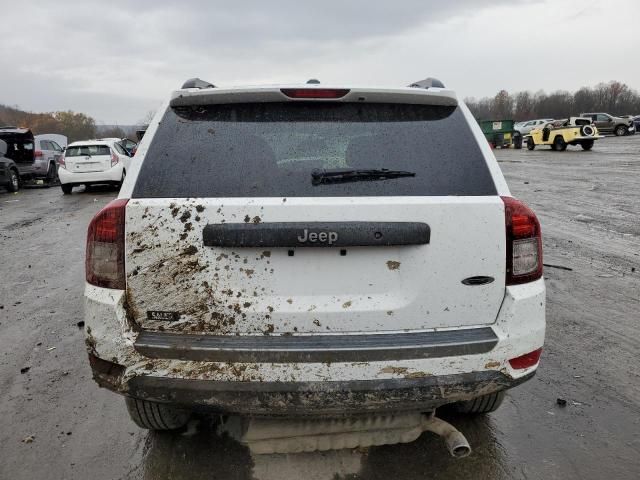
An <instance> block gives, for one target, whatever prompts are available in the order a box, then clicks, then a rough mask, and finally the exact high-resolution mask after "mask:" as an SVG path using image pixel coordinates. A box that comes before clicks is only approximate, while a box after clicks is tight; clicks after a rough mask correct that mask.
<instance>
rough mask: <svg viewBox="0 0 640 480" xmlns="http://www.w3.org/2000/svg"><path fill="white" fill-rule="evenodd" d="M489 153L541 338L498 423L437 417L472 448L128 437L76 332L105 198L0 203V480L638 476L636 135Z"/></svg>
mask: <svg viewBox="0 0 640 480" xmlns="http://www.w3.org/2000/svg"><path fill="white" fill-rule="evenodd" d="M496 156H497V158H498V160H499V161H500V162H501V163H500V165H501V167H502V169H503V172H504V173H505V175H506V177H507V181H508V183H509V186H510V188H511V191H512V193H513V195H514V196H516V197H519V198H521V199H522V200H524V201H525V202H526V203H527V204H528V205H529V206H531V207H532V208H533V209H534V210H535V211H536V213H537V214H538V216H539V218H540V220H541V223H542V229H543V236H544V247H545V263H546V264H548V265H552V266H549V267H546V269H545V277H546V280H547V289H548V294H547V301H548V304H547V339H546V344H545V350H544V353H543V357H542V364H541V367H540V369H539V371H538V374H537V376H536V377H535V378H534V379H533V380H532V381H531V382H528V383H526V384H524V385H523V386H521V387H519V388H517V389H515V390H512V391H510V393H509V394H508V396H507V400H506V401H505V404H504V405H503V406H502V407H501V409H500V410H498V412H496V413H494V414H492V415H490V416H488V417H487V418H484V419H473V420H469V419H464V418H462V417H455V416H449V417H447V419H449V420H450V421H451V422H452V423H453V424H454V425H455V426H456V427H458V428H459V429H460V430H461V431H463V432H464V433H465V434H466V435H467V438H468V439H469V441H470V443H471V445H472V447H473V449H474V452H473V454H472V455H471V457H469V458H467V459H463V460H454V459H452V458H450V457H449V456H448V454H447V453H446V451H445V448H444V446H443V445H442V442H441V441H439V440H438V439H437V437H435V436H432V435H430V434H424V435H423V436H422V437H421V438H420V439H419V440H418V441H417V442H414V443H413V444H408V445H395V446H385V447H375V448H370V449H367V450H362V451H356V452H351V451H338V452H329V453H316V454H301V455H273V456H261V457H253V458H252V457H251V456H250V455H249V453H248V452H247V451H246V450H245V449H244V448H243V447H241V446H239V445H238V444H235V443H233V442H232V441H230V440H226V439H225V440H220V439H218V438H216V437H215V435H214V434H213V433H212V428H211V426H210V424H209V422H208V421H207V419H202V420H201V421H200V423H198V424H194V425H193V426H192V428H191V429H190V430H189V431H188V432H186V433H184V434H171V433H165V434H153V433H151V434H150V433H147V432H146V431H141V430H139V429H138V428H137V427H135V425H134V424H133V423H131V422H130V421H129V419H128V416H127V415H126V413H125V406H124V402H123V401H122V399H121V398H119V397H117V396H115V395H113V394H111V393H110V392H107V391H105V390H100V389H99V388H98V387H97V386H96V384H95V383H94V382H93V381H91V373H90V369H89V365H88V363H87V360H86V354H85V351H84V343H83V335H82V331H81V329H80V328H79V327H78V326H77V323H78V322H79V321H80V320H81V319H82V289H83V269H84V263H83V262H84V258H83V255H84V240H85V233H86V227H87V224H88V222H89V220H90V218H91V217H92V216H93V214H94V213H95V212H96V211H97V210H98V209H99V208H101V207H102V206H103V205H105V204H106V203H107V202H108V201H109V200H111V199H112V198H114V196H115V193H114V192H113V191H112V190H109V189H98V188H95V189H93V190H91V191H82V192H78V193H74V194H73V195H71V196H64V197H63V196H62V192H61V191H60V189H59V188H51V189H25V190H22V191H21V192H19V193H18V194H15V195H14V194H9V193H6V192H5V191H4V190H0V238H1V239H2V244H1V245H2V250H1V251H2V254H1V255H0V262H1V263H0V265H2V267H0V268H1V272H2V289H1V290H0V351H1V352H2V354H1V356H0V479H4V478H12V479H22V478H25V479H26V478H93V479H112V478H132V479H138V478H141V479H162V478H172V479H182V478H185V479H187V478H188V479H199V478H224V479H243V478H256V479H275V478H277V479H288V478H298V473H299V472H305V477H307V478H309V479H315V478H318V479H324V478H326V479H331V478H345V477H348V478H396V477H397V478H404V479H414V478H415V479H423V478H431V477H434V476H437V478H461V477H465V476H469V477H475V478H504V479H508V478H550V479H553V478H558V479H560V478H562V479H567V478H585V479H591V478H593V479H597V478H605V477H606V478H615V479H626V478H629V479H632V478H637V477H638V472H639V471H640V458H639V457H638V454H637V452H638V451H640V370H639V369H638V352H639V350H640V348H639V345H640V328H639V321H638V320H639V314H638V311H639V310H640V308H639V307H640V221H639V218H640V135H635V136H632V137H624V138H613V137H612V138H606V139H604V140H601V141H599V142H597V143H596V145H595V146H594V149H593V151H591V152H583V151H582V150H581V149H579V148H578V149H576V148H571V147H570V148H569V149H568V150H567V151H566V152H552V151H551V150H548V149H544V148H538V149H536V150H535V151H533V152H529V151H526V150H498V151H497V152H496ZM21 371H22V372H24V373H21ZM558 400H560V403H563V402H562V400H564V401H566V405H565V406H560V405H559V404H558ZM26 465H28V467H26V468H25V466H26Z"/></svg>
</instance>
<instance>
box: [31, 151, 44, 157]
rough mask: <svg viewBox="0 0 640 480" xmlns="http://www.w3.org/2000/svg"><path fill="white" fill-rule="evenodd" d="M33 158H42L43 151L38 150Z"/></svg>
mask: <svg viewBox="0 0 640 480" xmlns="http://www.w3.org/2000/svg"><path fill="white" fill-rule="evenodd" d="M33 156H34V157H36V158H39V157H42V150H36V151H35V152H33Z"/></svg>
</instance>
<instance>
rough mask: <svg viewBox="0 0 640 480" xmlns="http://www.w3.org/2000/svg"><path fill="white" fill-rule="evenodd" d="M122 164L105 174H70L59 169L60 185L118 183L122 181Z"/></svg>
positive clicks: (65, 170) (106, 171) (63, 169)
mask: <svg viewBox="0 0 640 480" xmlns="http://www.w3.org/2000/svg"><path fill="white" fill-rule="evenodd" d="M122 170H123V165H122V163H118V164H117V165H115V166H114V167H111V168H110V169H109V170H105V171H103V172H82V173H81V172H78V173H75V172H70V171H69V170H67V169H66V168H60V169H58V178H59V179H60V183H61V184H63V185H65V184H72V185H81V184H87V183H118V182H120V181H121V180H122Z"/></svg>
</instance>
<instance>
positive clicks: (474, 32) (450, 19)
mask: <svg viewBox="0 0 640 480" xmlns="http://www.w3.org/2000/svg"><path fill="white" fill-rule="evenodd" d="M0 12H1V15H0V64H1V65H2V68H1V69H0V103H3V104H8V105H18V106H19V107H20V108H23V109H26V110H30V111H36V112H37V111H55V110H68V109H71V110H75V111H82V112H85V113H87V114H89V115H91V116H93V117H94V118H95V119H96V120H97V121H98V123H107V124H111V123H119V124H130V123H135V122H137V121H139V120H141V119H142V118H144V117H145V115H146V114H147V112H149V111H150V110H153V109H155V108H157V106H158V105H159V103H160V102H161V101H162V100H163V99H164V98H165V97H167V95H168V94H169V92H170V91H171V90H173V89H175V88H177V87H179V86H180V85H181V84H182V82H183V81H184V80H185V79H187V78H189V77H193V76H199V77H201V78H203V79H206V80H209V81H211V82H213V83H216V84H220V85H237V84H256V83H281V82H297V81H305V80H306V79H308V78H310V77H317V78H319V79H320V80H321V81H322V82H323V83H341V82H346V83H358V84H364V85H406V84H408V83H410V82H412V81H415V80H419V79H422V78H425V77H427V76H436V77H438V78H440V79H441V80H443V81H444V83H445V85H447V86H449V87H452V88H455V89H456V90H457V91H458V92H460V93H461V95H463V96H465V97H468V96H473V97H481V96H486V95H493V94H495V92H496V91H497V90H499V89H501V88H506V89H507V90H510V91H517V90H533V91H537V90H539V89H546V90H548V91H549V90H555V89H568V90H574V89H577V88H579V87H581V86H583V85H594V84H596V83H598V82H601V81H609V80H612V79H616V80H620V81H623V82H626V83H628V84H629V85H630V86H631V87H633V88H640V62H638V61H637V58H638V52H639V47H640V43H639V40H638V28H639V25H640V24H639V23H638V19H640V2H638V1H633V0H632V1H626V2H608V1H602V0H562V1H559V0H535V1H532V0H448V1H445V2H443V1H442V0H415V1H413V0H411V1H403V0H396V1H379V2H378V1H377V0H322V1H314V2H305V1H303V0H291V1H289V0H270V1H255V2H247V1H245V2H242V1H238V0H236V1H225V2H222V1H213V0H212V1H206V0H201V1H191V2H190V1H186V0H185V1H180V2H178V1H174V2H169V1H165V0H136V1H133V0H132V1H120V0H109V1H108V2H107V1H98V0H81V1H80V0H65V1H63V2H62V1H54V0H50V1H44V0H39V1H37V0H24V1H22V2H18V1H15V0H0ZM634 49H635V50H634Z"/></svg>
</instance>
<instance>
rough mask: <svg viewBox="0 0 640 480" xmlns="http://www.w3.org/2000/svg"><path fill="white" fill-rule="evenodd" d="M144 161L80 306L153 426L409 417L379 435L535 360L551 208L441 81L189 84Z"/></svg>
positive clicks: (529, 371)
mask: <svg viewBox="0 0 640 480" xmlns="http://www.w3.org/2000/svg"><path fill="white" fill-rule="evenodd" d="M136 158H137V159H138V161H136V164H135V165H134V166H133V168H132V169H131V171H130V172H129V175H128V176H127V180H126V181H125V183H124V185H123V187H122V189H121V190H120V195H119V198H118V199H117V200H114V201H113V202H111V203H110V204H108V205H107V206H106V207H105V208H104V209H103V210H102V211H100V212H99V213H97V214H96V216H95V217H94V219H93V220H92V221H91V224H90V226H89V231H88V237H87V250H86V254H87V258H86V282H87V283H86V289H85V298H86V311H85V312H86V313H85V321H86V335H87V337H86V342H87V346H88V352H89V359H90V364H91V366H92V369H93V372H94V378H95V380H96V381H97V382H98V383H99V384H100V385H101V386H104V387H106V388H109V389H111V390H113V391H114V392H117V393H119V394H121V395H124V396H125V397H126V402H127V406H128V408H129V413H130V415H131V417H132V418H133V420H134V421H135V422H136V423H137V424H138V425H139V426H141V427H143V428H149V429H159V430H160V429H173V428H179V427H181V426H183V425H184V424H185V423H186V422H187V420H188V418H189V413H190V412H191V411H192V410H194V409H197V408H200V409H203V408H204V409H208V410H210V411H213V412H216V413H218V414H220V415H225V416H226V415H230V416H232V417H233V418H240V419H256V418H260V417H262V416H271V417H272V416H280V417H286V418H289V419H296V418H298V419H304V420H300V421H301V422H303V423H304V422H306V421H307V420H308V419H344V418H345V416H350V415H355V416H356V417H357V418H360V419H361V418H362V415H363V414H368V415H374V416H376V415H379V416H381V417H378V418H379V419H380V420H379V421H378V420H376V421H372V422H369V423H367V424H366V425H365V424H362V426H363V428H374V427H375V428H378V427H379V426H382V425H395V426H397V428H396V429H395V432H396V433H397V436H396V437H393V436H392V437H393V438H392V439H391V440H389V439H390V438H391V437H389V436H384V437H381V436H377V437H376V436H375V435H373V437H371V438H374V439H373V440H372V441H373V442H382V443H386V442H388V441H390V442H392V441H410V440H411V439H414V438H416V436H417V435H418V434H419V433H420V432H421V431H422V430H421V429H430V428H431V429H432V431H436V430H437V428H436V427H435V426H434V424H433V423H432V422H434V421H435V420H433V418H436V417H432V416H429V417H428V418H423V420H424V423H420V421H418V420H416V421H417V422H418V423H417V426H416V427H415V428H414V427H413V426H412V427H411V428H410V430H409V431H407V430H406V429H408V428H409V427H408V425H409V424H411V425H413V423H411V422H410V421H408V423H406V424H405V423H403V425H402V426H398V419H406V418H408V417H403V416H402V415H400V416H396V414H401V413H402V414H403V415H404V414H405V413H407V412H409V413H412V414H413V413H414V412H415V414H416V416H414V417H411V418H413V419H417V418H418V416H419V415H422V414H423V413H427V412H428V413H429V414H432V413H433V412H434V411H435V409H436V408H437V407H440V406H443V405H448V404H452V405H453V406H455V408H457V409H458V410H460V411H463V412H467V413H476V414H478V413H487V412H491V411H493V410H495V409H496V408H498V406H499V405H500V403H501V401H502V398H503V396H504V392H505V390H507V389H509V388H512V387H515V386H517V385H519V384H521V383H522V382H524V381H526V380H528V379H530V378H531V377H532V376H533V375H534V373H535V372H536V369H537V367H538V362H539V358H540V353H541V350H542V345H543V342H544V334H545V285H544V280H543V277H542V265H543V264H542V237H541V231H540V224H539V223H538V220H537V218H536V216H535V214H534V213H533V211H531V210H530V209H529V208H528V207H527V206H526V205H524V204H523V203H522V202H520V201H519V200H516V199H515V198H513V197H512V196H511V194H510V192H509V188H508V187H507V184H506V182H505V179H504V177H503V175H502V173H501V171H500V168H499V166H498V163H497V161H496V159H495V157H494V155H493V153H492V152H491V149H490V148H489V146H488V144H487V142H486V140H485V138H484V136H483V134H482V132H481V130H480V128H479V127H478V124H477V122H476V121H475V120H474V118H473V116H472V115H471V113H470V111H469V109H468V108H467V107H466V106H465V105H464V103H463V102H462V101H461V100H460V99H459V98H458V96H457V95H456V94H455V93H454V92H453V91H451V90H448V89H446V88H443V87H442V86H441V84H440V83H439V82H437V81H435V80H428V81H423V82H418V83H416V84H412V86H411V87H405V88H367V87H356V86H350V85H343V86H323V85H318V84H302V85H292V86H265V87H246V88H216V87H214V86H213V85H210V84H207V83H205V82H202V81H191V82H189V83H187V84H186V85H185V86H184V87H183V88H182V89H181V90H178V91H176V92H175V93H174V94H173V95H172V96H171V98H170V100H169V102H168V103H166V104H165V105H164V107H163V108H162V109H161V110H159V112H158V114H157V115H156V117H155V119H154V121H153V122H152V123H151V125H150V126H149V129H148V130H147V132H146V135H145V136H144V138H143V139H142V141H141V144H140V147H139V149H138V153H137V155H136ZM167 159H171V161H167ZM105 166H108V163H106V164H105ZM252 421H253V420H252ZM292 421H293V420H292ZM309 421H311V420H309ZM354 421H355V420H354ZM403 421H404V420H403ZM358 422H360V420H358ZM365 423H366V422H365ZM304 425H306V424H304ZM304 425H302V424H301V427H300V428H299V429H294V428H292V429H291V431H292V432H293V431H294V430H295V431H297V432H310V431H311V430H313V428H315V427H313V428H310V429H306V427H304ZM314 425H315V424H314ZM349 425H350V426H351V428H353V427H354V425H355V423H349V421H344V420H335V423H332V424H331V429H333V430H332V431H333V432H334V433H335V432H336V431H337V430H339V428H342V427H343V426H344V427H345V428H347V427H349ZM358 425H360V424H358ZM367 425H368V427H367ZM440 425H441V424H440ZM376 426H378V427H376ZM429 426H430V427H429ZM438 428H439V427H438ZM403 429H404V430H403ZM445 430H446V429H445ZM445 430H438V433H441V432H443V431H445ZM271 431H272V432H273V429H272V430H271ZM398 432H401V433H398ZM416 432H417V433H416ZM345 438H346V437H344V436H342V437H340V436H337V437H336V438H335V441H334V440H331V441H330V440H328V437H327V436H324V437H322V436H318V437H317V438H314V439H309V438H306V439H305V440H301V441H300V442H299V443H297V444H296V445H295V446H296V447H297V448H301V449H313V448H320V449H323V448H333V447H336V448H338V447H340V446H341V445H342V446H345V445H347V446H348V445H354V444H360V443H359V442H361V441H362V439H361V437H358V438H353V437H349V439H348V440H345ZM381 438H384V440H380V439H381ZM276 443H277V442H276ZM452 444H453V445H454V446H451V445H450V451H451V452H452V453H453V454H454V455H464V454H465V453H468V446H466V447H465V446H464V445H458V446H457V447H456V446H455V444H454V443H453V442H452ZM273 445H274V443H270V444H266V443H263V444H262V446H261V448H262V447H264V448H266V449H269V448H272V447H273ZM289 445H291V443H290V444H289Z"/></svg>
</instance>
